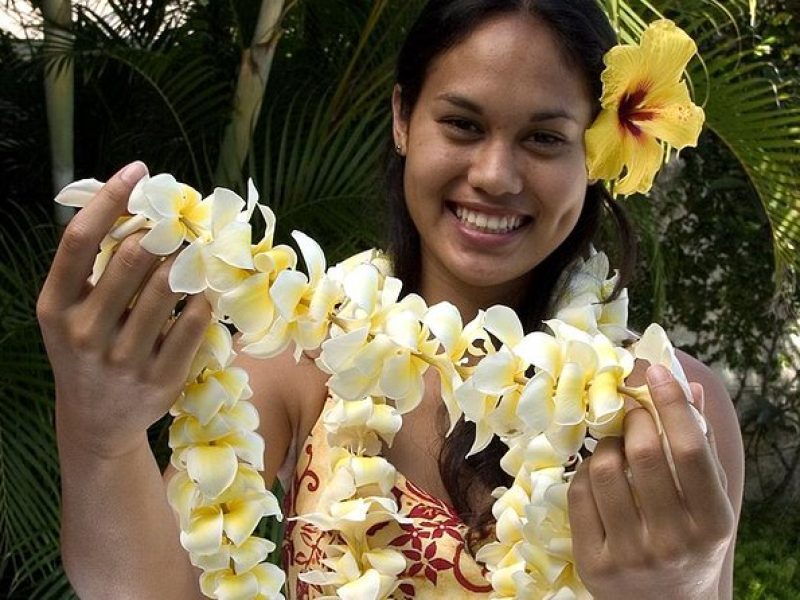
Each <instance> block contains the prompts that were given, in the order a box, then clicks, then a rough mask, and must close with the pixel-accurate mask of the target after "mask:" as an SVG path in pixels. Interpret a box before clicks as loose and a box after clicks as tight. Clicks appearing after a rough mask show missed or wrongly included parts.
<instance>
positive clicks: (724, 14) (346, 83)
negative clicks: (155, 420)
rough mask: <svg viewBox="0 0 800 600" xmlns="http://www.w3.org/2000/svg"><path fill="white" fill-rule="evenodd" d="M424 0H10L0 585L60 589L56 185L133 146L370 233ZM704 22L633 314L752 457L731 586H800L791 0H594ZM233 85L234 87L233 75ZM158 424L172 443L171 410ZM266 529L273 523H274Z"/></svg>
mask: <svg viewBox="0 0 800 600" xmlns="http://www.w3.org/2000/svg"><path fill="white" fill-rule="evenodd" d="M420 4H421V2H420V1H419V0H286V1H283V0H264V1H263V2H253V1H245V0H229V1H226V2H221V1H214V0H177V1H158V0H132V1H122V0H111V1H107V2H100V1H96V2H92V1H86V2H72V3H70V2H64V1H45V2H23V1H21V0H19V1H16V0H4V1H3V2H2V3H0V208H1V209H2V212H0V215H2V216H1V217H0V597H3V595H4V594H5V595H7V597H9V598H69V597H72V596H73V594H72V592H71V590H70V588H69V584H68V583H67V581H66V579H65V578H64V575H63V571H62V570H61V566H60V562H59V555H58V512H59V504H58V489H59V482H58V477H59V475H58V467H57V460H56V455H55V443H54V441H55V440H54V433H53V428H52V420H53V418H52V417H53V389H52V380H51V375H50V373H49V367H48V364H47V360H46V357H45V355H44V352H43V348H42V344H41V341H40V339H39V333H38V327H37V324H36V321H35V317H34V305H35V299H36V296H37V293H38V289H39V287H40V285H41V282H42V279H43V277H44V274H45V273H46V270H47V268H48V265H49V262H50V260H51V258H52V253H53V251H54V249H55V246H56V244H57V240H58V236H59V231H60V227H61V224H63V222H64V220H65V219H66V218H68V214H62V213H57V211H56V210H55V208H54V205H53V203H52V198H53V196H54V194H55V192H56V191H57V190H58V189H60V188H61V187H62V186H63V185H65V184H66V183H68V182H69V181H72V180H74V179H80V178H84V177H96V178H98V179H101V180H104V179H106V178H107V177H108V176H110V175H111V174H112V173H113V172H114V171H116V170H117V169H118V168H119V167H121V166H122V165H124V164H126V163H127V162H129V161H131V160H133V159H137V158H138V159H141V160H144V161H145V162H146V163H147V164H148V166H149V168H150V171H151V173H157V172H162V171H168V172H171V173H173V174H175V175H176V176H177V177H178V179H180V180H183V181H186V182H188V183H190V184H192V185H193V186H195V187H196V188H197V189H199V190H201V191H203V192H205V193H208V192H210V191H211V190H212V189H213V187H214V186H215V185H224V186H228V187H233V188H235V189H239V190H242V189H243V187H244V185H245V182H246V181H247V178H250V177H251V178H253V180H254V182H255V183H256V186H257V187H258V189H259V191H260V192H261V195H262V198H264V199H265V200H266V201H267V202H268V203H269V205H270V206H271V207H272V208H273V210H274V211H275V213H276V214H277V215H278V231H277V239H279V240H282V241H286V240H287V239H288V233H289V232H290V231H291V230H292V229H294V228H298V229H302V230H303V231H305V232H307V233H308V234H309V235H311V236H312V237H314V238H315V239H317V240H319V241H320V242H321V243H322V245H323V247H324V248H325V250H326V253H327V254H328V256H329V257H330V259H331V260H338V259H340V258H343V257H345V256H346V255H348V254H350V253H352V252H354V251H356V250H359V249H363V248H366V247H370V246H376V245H380V239H381V227H382V212H383V210H382V200H381V198H382V192H381V174H382V159H383V156H384V153H385V152H386V151H387V150H388V146H387V145H388V143H389V139H390V136H389V103H388V99H389V94H390V91H391V85H392V81H393V72H392V69H393V61H394V57H395V53H396V52H397V50H398V48H399V44H400V41H401V40H402V38H403V35H404V32H405V30H406V28H407V27H408V24H409V23H410V22H411V20H412V19H413V17H414V15H415V14H416V12H417V11H418V9H419V6H420ZM602 4H603V6H604V7H605V8H606V9H607V11H608V13H609V15H610V16H611V18H612V20H613V22H614V23H615V24H616V25H617V27H618V28H619V31H620V34H621V37H622V39H623V40H630V39H633V38H632V36H634V35H635V34H636V33H637V32H638V31H641V29H642V28H643V25H644V23H645V22H646V21H650V20H653V19H654V18H655V17H656V16H657V15H656V12H658V13H660V14H664V15H666V16H668V17H670V18H673V19H674V20H675V21H676V22H677V23H678V24H679V25H680V26H682V27H683V28H684V29H686V30H688V31H689V32H690V33H691V34H692V35H693V36H694V37H695V39H697V40H698V44H699V47H700V52H701V56H702V61H701V60H695V61H693V63H692V65H690V71H689V75H690V79H691V81H692V83H693V87H694V94H695V97H696V100H697V101H698V102H699V103H702V104H703V105H704V108H705V110H706V113H707V116H708V122H707V125H708V127H707V130H706V132H705V133H704V134H703V136H702V138H701V142H700V145H699V147H698V149H697V150H693V151H687V152H684V153H683V154H682V155H681V156H680V157H679V158H676V159H674V160H673V161H672V162H671V163H670V164H669V165H668V166H667V167H666V168H665V169H664V171H663V172H662V174H661V175H660V177H659V180H658V182H657V185H656V188H655V189H654V191H653V193H652V194H651V197H650V198H649V199H642V198H636V197H633V198H630V199H628V200H626V201H625V204H626V208H628V209H629V211H630V212H631V214H632V216H633V217H634V219H635V221H636V224H637V228H638V231H639V233H640V240H641V250H642V252H641V257H640V261H639V265H638V272H637V275H638V278H637V283H636V285H635V286H634V287H633V288H632V289H631V290H630V295H631V297H632V299H633V301H632V307H633V313H632V316H631V322H632V324H633V326H634V327H636V328H638V329H640V330H642V329H643V328H644V327H645V326H646V325H647V324H648V323H649V322H651V321H658V322H660V323H662V324H664V325H665V327H666V328H667V329H668V330H669V331H670V333H671V337H672V338H673V339H674V340H675V341H676V342H677V343H678V345H680V346H681V347H682V348H683V349H685V350H687V351H688V352H690V353H693V354H694V355H696V356H698V357H699V358H701V359H702V360H704V361H705V362H706V363H708V364H711V365H713V367H714V369H715V370H716V371H717V372H718V373H719V374H720V376H721V377H723V378H724V380H725V382H726V384H727V385H728V388H729V390H730V392H731V396H732V397H733V400H734V402H735V404H736V408H737V411H738V413H739V417H740V421H741V426H742V432H743V436H744V440H745V445H746V453H747V483H746V494H745V509H744V514H743V519H742V524H741V528H740V533H739V539H738V548H737V557H736V576H735V579H736V581H735V583H736V598H742V599H747V600H755V599H765V600H766V599H787V600H788V599H796V598H800V569H799V568H798V560H800V516H798V511H797V510H796V506H797V505H798V499H800V469H799V468H798V464H800V397H799V393H798V390H799V389H800V327H799V326H798V310H797V309H798V306H800V293H799V292H798V287H797V286H796V285H795V278H796V274H797V266H798V263H799V262H800V256H799V255H798V254H799V253H798V244H799V243H800V103H798V91H799V90H800V87H798V82H800V2H798V0H765V1H759V2H754V1H750V0H730V1H728V2H725V3H721V2H715V1H712V0H681V1H680V2H675V1H661V0H654V1H653V2H650V3H647V2H644V1H639V0H629V1H628V2H618V1H612V0H605V1H603V2H602ZM237 90H238V91H237ZM152 441H153V444H154V445H155V447H156V448H157V449H158V451H159V453H160V455H161V456H162V457H165V456H166V448H165V438H164V424H163V423H161V424H159V425H158V426H156V427H154V428H153V431H152ZM275 535H278V534H277V533H276V534H275Z"/></svg>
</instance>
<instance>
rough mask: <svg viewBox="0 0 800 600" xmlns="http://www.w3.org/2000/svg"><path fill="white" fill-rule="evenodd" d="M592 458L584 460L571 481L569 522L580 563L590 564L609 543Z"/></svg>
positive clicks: (574, 549)
mask: <svg viewBox="0 0 800 600" xmlns="http://www.w3.org/2000/svg"><path fill="white" fill-rule="evenodd" d="M591 460H592V459H591V458H588V459H586V460H584V461H583V463H582V464H581V465H580V466H579V467H578V470H577V471H576V473H575V476H574V477H573V478H572V481H571V482H570V484H569V490H568V498H569V525H570V530H571V531H572V547H573V551H574V553H575V559H576V562H578V563H584V564H585V563H587V562H588V560H587V559H589V558H592V557H594V556H596V555H597V554H598V553H599V552H600V550H601V549H602V548H603V545H604V544H605V538H606V532H605V529H604V528H603V522H602V520H601V519H600V514H599V513H598V512H597V504H595V499H594V493H593V491H592V482H591V480H590V479H589V463H590V462H591Z"/></svg>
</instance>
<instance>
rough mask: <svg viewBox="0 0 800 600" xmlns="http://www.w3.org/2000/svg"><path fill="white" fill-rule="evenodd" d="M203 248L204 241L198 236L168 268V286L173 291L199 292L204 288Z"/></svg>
mask: <svg viewBox="0 0 800 600" xmlns="http://www.w3.org/2000/svg"><path fill="white" fill-rule="evenodd" d="M204 250H205V242H203V241H202V240H200V239H199V238H198V239H196V240H195V241H193V242H192V243H191V244H189V245H188V246H186V248H184V249H183V250H181V252H180V253H179V254H178V256H177V257H176V258H175V262H174V263H173V264H172V267H171V268H170V270H169V287H170V289H172V291H173V292H179V293H183V294H199V293H200V292H202V291H203V290H205V289H206V286H207V284H206V269H205V261H204V258H203V253H204Z"/></svg>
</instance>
